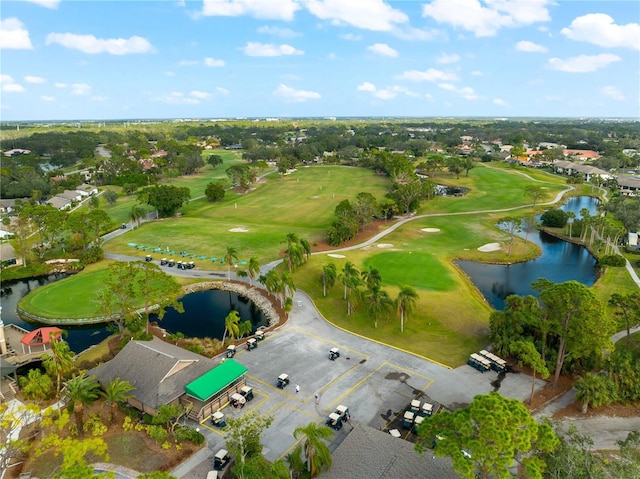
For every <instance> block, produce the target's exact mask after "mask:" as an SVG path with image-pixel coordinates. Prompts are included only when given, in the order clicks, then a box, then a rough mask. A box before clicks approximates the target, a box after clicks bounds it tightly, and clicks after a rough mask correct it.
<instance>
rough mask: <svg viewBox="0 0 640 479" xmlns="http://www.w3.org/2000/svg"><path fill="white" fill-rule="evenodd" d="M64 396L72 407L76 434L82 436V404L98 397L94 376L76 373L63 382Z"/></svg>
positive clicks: (98, 391)
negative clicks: (76, 429) (76, 427)
mask: <svg viewBox="0 0 640 479" xmlns="http://www.w3.org/2000/svg"><path fill="white" fill-rule="evenodd" d="M64 396H65V397H66V398H67V399H68V400H69V405H70V406H71V407H72V408H73V413H74V414H75V417H76V425H77V426H78V436H79V437H83V436H84V406H85V405H88V404H91V403H93V402H95V401H96V400H97V399H98V398H99V397H100V385H99V384H98V382H97V381H96V376H81V375H76V376H74V377H73V378H71V379H69V380H68V381H67V382H65V383H64Z"/></svg>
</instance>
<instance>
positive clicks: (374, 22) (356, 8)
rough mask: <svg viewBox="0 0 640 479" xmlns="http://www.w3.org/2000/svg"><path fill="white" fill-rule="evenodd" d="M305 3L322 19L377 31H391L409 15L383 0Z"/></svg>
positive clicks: (327, 0) (313, 1) (331, 0)
mask: <svg viewBox="0 0 640 479" xmlns="http://www.w3.org/2000/svg"><path fill="white" fill-rule="evenodd" d="M303 5H304V6H305V7H306V8H307V9H308V10H309V11H310V12H311V13H312V14H313V15H315V16H316V17H318V18H319V19H321V20H329V21H331V23H332V24H334V25H351V26H354V27H356V28H361V29H363V30H372V31H376V32H388V31H391V30H392V29H393V28H394V27H395V26H396V25H398V24H405V23H408V21H409V17H407V15H406V14H404V13H403V12H402V11H400V10H396V9H395V8H393V7H391V6H389V5H388V4H386V3H385V2H384V1H383V0H348V1H345V0H310V1H308V2H305V3H303Z"/></svg>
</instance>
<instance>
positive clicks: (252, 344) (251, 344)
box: [247, 338, 258, 351]
mask: <svg viewBox="0 0 640 479" xmlns="http://www.w3.org/2000/svg"><path fill="white" fill-rule="evenodd" d="M257 347H258V341H256V338H251V339H247V349H248V350H249V351H251V350H252V349H256V348H257Z"/></svg>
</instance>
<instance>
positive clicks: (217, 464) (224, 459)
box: [213, 449, 231, 471]
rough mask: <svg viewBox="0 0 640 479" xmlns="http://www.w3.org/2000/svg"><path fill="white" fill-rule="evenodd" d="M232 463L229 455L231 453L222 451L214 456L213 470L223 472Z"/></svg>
mask: <svg viewBox="0 0 640 479" xmlns="http://www.w3.org/2000/svg"><path fill="white" fill-rule="evenodd" d="M230 461H231V456H230V455H229V451H227V450H226V449H220V450H219V451H218V452H216V455H215V456H213V468H214V469H215V470H216V471H222V470H223V469H224V468H225V467H226V465H227V464H229V462H230Z"/></svg>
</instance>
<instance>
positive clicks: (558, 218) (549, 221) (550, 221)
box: [540, 208, 568, 228]
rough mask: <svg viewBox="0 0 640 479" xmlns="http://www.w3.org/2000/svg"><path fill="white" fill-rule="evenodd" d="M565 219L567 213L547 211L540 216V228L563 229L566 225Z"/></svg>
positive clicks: (554, 209) (555, 209) (553, 209)
mask: <svg viewBox="0 0 640 479" xmlns="http://www.w3.org/2000/svg"><path fill="white" fill-rule="evenodd" d="M567 219H568V216H567V213H565V212H564V211H562V210H559V209H557V208H552V209H550V210H547V211H545V212H544V213H542V216H540V220H541V221H542V226H547V227H549V228H564V227H565V225H566V224H567Z"/></svg>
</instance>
